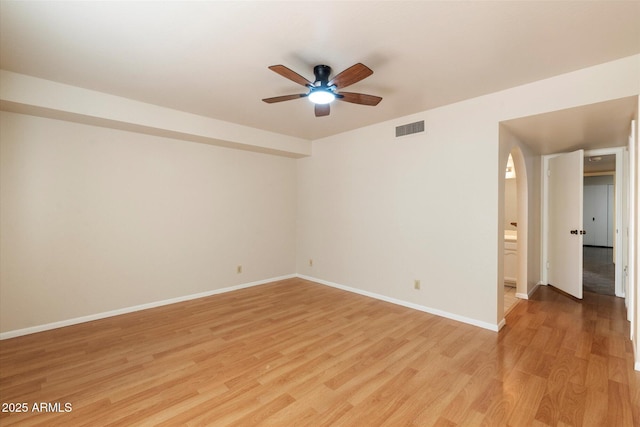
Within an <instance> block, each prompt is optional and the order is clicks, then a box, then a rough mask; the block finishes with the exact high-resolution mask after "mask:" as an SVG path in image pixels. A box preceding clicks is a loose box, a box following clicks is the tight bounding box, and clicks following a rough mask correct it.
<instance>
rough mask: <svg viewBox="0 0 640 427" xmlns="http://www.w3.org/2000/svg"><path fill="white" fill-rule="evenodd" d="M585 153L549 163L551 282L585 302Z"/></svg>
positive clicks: (554, 159) (577, 152) (566, 155)
mask: <svg viewBox="0 0 640 427" xmlns="http://www.w3.org/2000/svg"><path fill="white" fill-rule="evenodd" d="M583 171H584V152H583V150H578V151H575V152H573V153H567V154H560V155H558V156H556V157H553V158H551V159H549V170H548V172H547V174H548V183H549V200H548V204H549V210H548V212H549V228H548V230H549V236H548V239H547V242H548V251H547V253H548V257H549V258H548V262H549V270H548V276H547V278H548V282H549V284H550V285H552V286H554V287H556V288H558V289H560V290H562V291H564V292H566V293H568V294H570V295H573V296H574V297H576V298H579V299H582V235H583V232H584V231H583V228H582V215H583V212H582V190H583Z"/></svg>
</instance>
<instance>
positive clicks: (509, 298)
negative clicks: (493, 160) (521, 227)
mask: <svg viewBox="0 0 640 427" xmlns="http://www.w3.org/2000/svg"><path fill="white" fill-rule="evenodd" d="M504 178H505V181H504V227H503V228H504V285H503V286H504V314H505V315H506V314H507V313H508V312H509V311H511V309H512V308H513V307H514V306H515V304H516V303H517V302H518V300H517V298H516V287H517V283H518V279H517V278H518V186H517V183H518V181H517V180H518V176H517V173H516V168H515V164H514V162H513V155H512V154H511V153H509V158H508V160H507V168H506V172H505V177H504Z"/></svg>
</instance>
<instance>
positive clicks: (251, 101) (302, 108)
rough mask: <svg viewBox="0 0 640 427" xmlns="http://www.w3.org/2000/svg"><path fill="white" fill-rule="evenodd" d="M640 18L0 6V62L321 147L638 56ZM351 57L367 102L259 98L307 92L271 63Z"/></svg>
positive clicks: (356, 9) (244, 5)
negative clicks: (316, 104)
mask: <svg viewBox="0 0 640 427" xmlns="http://www.w3.org/2000/svg"><path fill="white" fill-rule="evenodd" d="M639 23H640V2H639V1H622V2H601V1H575V2H574V1H545V2H540V1H517V2H516V1H513V2H510V1H495V2H484V1H473V2H466V1H461V2H458V1H452V2H445V1H443V2H431V1H408V2H405V1H377V2H372V1H338V2H335V1H332V2H330V1H311V2H302V1H299V2H295V1H288V2H275V1H236V2H233V1H216V2H213V1H208V2H207V1H201V2H155V1H146V2H127V1H117V2H116V1H113V2H91V1H87V2H64V1H60V2H26V1H7V0H1V1H0V67H1V68H3V69H6V70H9V71H14V72H18V73H22V74H27V75H31V76H35V77H40V78H45V79H49V80H53V81H57V82H61V83H67V84H71V85H75V86H79V87H83V88H87V89H92V90H97V91H101V92H105V93H110V94H114V95H119V96H124V97H127V98H131V99H135V100H139V101H143V102H148V103H153V104H157V105H161V106H165V107H170V108H174V109H178V110H182V111H187V112H191V113H195V114H200V115H203V116H208V117H212V118H216V119H220V120H225V121H229V122H233V123H238V124H242V125H247V126H251V127H255V128H259V129H265V130H269V131H273V132H277V133H281V134H286V135H291V136H297V137H302V138H305V139H318V138H321V137H324V136H328V135H332V134H336V133H340V132H344V131H347V130H350V129H354V128H358V127H362V126H365V125H368V124H372V123H376V122H381V121H385V120H390V119H393V118H397V117H401V116H404V115H408V114H412V113H416V112H419V111H424V110H427V109H430V108H434V107H437V106H441V105H446V104H449V103H452V102H456V101H459V100H462V99H467V98H471V97H475V96H479V95H482V94H487V93H491V92H495V91H498V90H502V89H506V88H509V87H513V86H517V85H521V84H524V83H528V82H532V81H535V80H540V79H543V78H547V77H551V76H554V75H558V74H561V73H565V72H570V71H574V70H577V69H580V68H584V67H587V66H591V65H596V64H600V63H603V62H607V61H611V60H614V59H618V58H622V57H625V56H630V55H634V54H637V53H640V25H639ZM356 62H362V63H364V64H366V65H367V66H369V67H370V68H372V69H373V71H374V74H373V75H372V76H370V77H368V78H367V79H365V80H363V81H362V82H359V83H357V84H355V85H353V86H351V87H350V88H349V89H348V90H349V91H352V92H362V93H368V94H372V95H378V96H382V97H383V98H384V99H383V101H382V102H381V103H380V104H379V105H378V106H377V107H367V106H360V105H354V104H348V103H341V102H336V103H334V104H332V113H331V115H330V116H329V117H323V118H316V117H314V114H313V108H312V105H311V104H310V103H309V102H308V101H307V100H305V99H301V100H295V101H287V102H284V103H279V104H271V105H269V104H266V103H263V102H262V101H261V99H262V98H266V97H272V96H278V95H286V94H292V93H302V92H304V88H302V87H301V86H297V85H296V84H295V83H293V82H291V81H289V80H286V79H284V78H283V77H281V76H279V75H277V74H275V73H274V72H272V71H270V70H268V69H267V67H268V66H269V65H273V64H283V65H285V66H287V67H289V68H291V69H293V70H295V71H297V72H298V73H300V74H302V75H303V76H305V77H307V78H308V79H312V77H313V73H312V68H313V66H314V65H317V64H321V63H322V64H327V65H330V66H331V67H332V68H333V69H334V71H336V72H339V71H342V70H343V69H345V68H347V67H349V66H351V65H353V64H354V63H356ZM636 107H637V102H636ZM621 108H624V107H621ZM634 108H635V107H634ZM600 111H601V112H606V111H608V109H606V108H605V109H601V110H600ZM577 113H578V114H583V113H584V112H580V111H577ZM628 113H629V111H628V110H625V111H624V112H623V114H627V115H628ZM590 114H591V113H590ZM549 117H550V116H549ZM549 117H547V119H548V120H550V121H548V122H545V123H548V124H551V123H555V125H550V126H549V127H550V128H553V127H554V126H557V124H558V123H559V122H558V121H553V120H552V119H550V118H549ZM578 120H579V119H578ZM536 126H537V127H534V128H539V124H538V125H536ZM525 128H527V126H526V125H522V129H525ZM534 128H532V127H529V129H534ZM522 132H524V130H522ZM549 132H553V129H551V130H549ZM585 132H586V133H590V132H591V131H589V130H586V131H585ZM525 136H526V135H525ZM528 139H532V138H528ZM530 143H532V144H533V145H535V144H537V142H536V140H534V141H533V142H530ZM539 149H540V151H547V149H546V148H545V146H540V147H539Z"/></svg>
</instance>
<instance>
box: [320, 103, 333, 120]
mask: <svg viewBox="0 0 640 427" xmlns="http://www.w3.org/2000/svg"><path fill="white" fill-rule="evenodd" d="M330 112H331V107H329V104H316V117H323V116H328V115H329V113H330Z"/></svg>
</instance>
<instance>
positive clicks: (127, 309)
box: [0, 274, 296, 341]
mask: <svg viewBox="0 0 640 427" xmlns="http://www.w3.org/2000/svg"><path fill="white" fill-rule="evenodd" d="M294 277H296V275H295V274H288V275H286V276H280V277H273V278H271V279H265V280H258V281H256V282H249V283H243V284H240V285H235V286H229V287H226V288H220V289H213V290H211V291H207V292H200V293H197V294H191V295H185V296H181V297H176V298H170V299H166V300H162V301H155V302H150V303H146V304H140V305H135V306H132V307H125V308H120V309H117V310H111V311H105V312H102V313H96V314H90V315H88V316H82V317H76V318H73V319H67V320H61V321H59V322H53V323H46V324H44V325H38V326H31V327H29V328H24V329H16V330H14V331H8V332H2V333H0V341H1V340H6V339H9V338H15V337H19V336H22V335H29V334H35V333H37V332H44V331H48V330H51V329H57V328H63V327H65V326H71V325H77V324H79V323H85V322H91V321H93V320H99V319H105V318H107V317H113V316H119V315H121V314H127V313H133V312H135V311H141V310H147V309H149V308H155V307H161V306H163V305H169V304H175V303H178V302H183V301H189V300H193V299H198V298H204V297H208V296H211V295H216V294H222V293H226V292H231V291H237V290H239V289H244V288H250V287H253V286H258V285H264V284H266V283H271V282H277V281H279V280H285V279H291V278H294Z"/></svg>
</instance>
